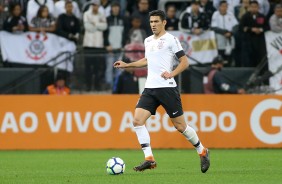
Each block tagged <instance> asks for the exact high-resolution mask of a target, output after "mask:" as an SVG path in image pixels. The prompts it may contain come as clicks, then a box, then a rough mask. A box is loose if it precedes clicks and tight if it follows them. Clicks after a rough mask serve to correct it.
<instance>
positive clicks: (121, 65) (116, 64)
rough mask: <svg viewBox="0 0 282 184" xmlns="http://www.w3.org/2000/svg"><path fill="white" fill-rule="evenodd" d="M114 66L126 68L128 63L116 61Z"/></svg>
mask: <svg viewBox="0 0 282 184" xmlns="http://www.w3.org/2000/svg"><path fill="white" fill-rule="evenodd" d="M114 67H115V68H125V67H126V63H125V62H123V61H116V62H115V63H114Z"/></svg>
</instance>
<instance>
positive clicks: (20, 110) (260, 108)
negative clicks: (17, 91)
mask: <svg viewBox="0 0 282 184" xmlns="http://www.w3.org/2000/svg"><path fill="white" fill-rule="evenodd" d="M138 98H139V96H138V95H99V96H95V95H89V96H88V95H83V96H81V95H72V96H40V95H38V96H32V95H30V96H0V101H1V104H2V105H1V106H0V150H9V149H128V148H129V149H139V146H140V145H139V144H138V141H137V138H136V135H135V132H134V130H133V128H132V122H133V114H134V107H135V105H136V102H137V100H138ZM125 102H126V103H125ZM182 102H183V111H184V118H185V120H186V122H187V123H189V124H190V126H192V127H193V128H194V129H195V130H196V131H197V133H198V135H199V136H200V138H201V141H202V142H203V143H204V144H205V145H206V146H207V147H209V148H282V96H279V95H276V96H275V95H182ZM19 104H20V105H19ZM23 104H24V105H23ZM146 126H147V128H148V130H149V132H150V135H151V144H152V146H153V147H154V148H193V146H192V145H191V144H190V143H189V142H188V141H187V140H186V139H185V138H184V137H183V136H182V135H181V134H180V133H179V132H177V130H176V129H175V128H174V127H173V125H172V123H171V122H170V119H169V117H168V115H167V114H166V113H165V111H164V109H163V108H159V109H158V110H157V113H156V115H155V116H152V117H151V118H150V119H148V121H147V122H146Z"/></svg>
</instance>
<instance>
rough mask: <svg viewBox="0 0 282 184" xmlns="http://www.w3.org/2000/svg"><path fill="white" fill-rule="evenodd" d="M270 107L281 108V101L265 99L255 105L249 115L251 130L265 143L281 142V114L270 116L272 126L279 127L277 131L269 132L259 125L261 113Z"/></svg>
mask: <svg viewBox="0 0 282 184" xmlns="http://www.w3.org/2000/svg"><path fill="white" fill-rule="evenodd" d="M271 109H274V110H281V109H282V101H281V100H277V99H267V100H263V101H261V102H260V103H258V104H257V105H256V106H255V108H254V109H253V111H252V113H251V117H250V123H251V130H252V131H253V133H254V135H255V136H256V137H257V138H258V139H259V140H260V141H262V142H264V143H267V144H278V143H281V142H282V116H272V118H271V125H272V126H273V127H280V131H279V132H278V133H274V134H270V133H268V132H266V131H265V130H264V129H263V128H262V126H261V123H262V122H261V117H262V115H263V114H264V113H265V112H266V111H268V110H271Z"/></svg>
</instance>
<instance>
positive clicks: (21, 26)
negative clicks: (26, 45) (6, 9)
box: [3, 3, 28, 33]
mask: <svg viewBox="0 0 282 184" xmlns="http://www.w3.org/2000/svg"><path fill="white" fill-rule="evenodd" d="M21 12H22V10H21V6H20V4H18V3H16V4H11V5H10V15H9V17H7V19H6V20H5V21H4V24H3V30H4V31H8V32H12V33H22V32H24V31H27V29H28V26H27V21H26V19H25V18H24V17H23V16H22V15H21Z"/></svg>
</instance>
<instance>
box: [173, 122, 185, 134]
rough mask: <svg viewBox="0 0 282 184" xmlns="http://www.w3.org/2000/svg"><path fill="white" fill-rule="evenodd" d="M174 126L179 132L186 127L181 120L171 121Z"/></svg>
mask: <svg viewBox="0 0 282 184" xmlns="http://www.w3.org/2000/svg"><path fill="white" fill-rule="evenodd" d="M173 125H174V127H175V128H176V130H178V131H179V132H181V133H182V132H184V131H185V129H186V126H187V125H186V124H184V123H181V122H174V123H173Z"/></svg>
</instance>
